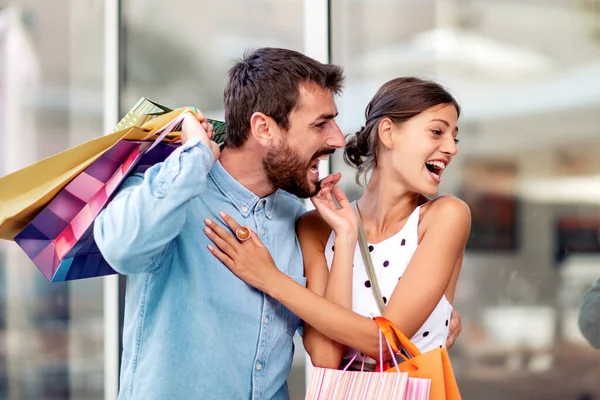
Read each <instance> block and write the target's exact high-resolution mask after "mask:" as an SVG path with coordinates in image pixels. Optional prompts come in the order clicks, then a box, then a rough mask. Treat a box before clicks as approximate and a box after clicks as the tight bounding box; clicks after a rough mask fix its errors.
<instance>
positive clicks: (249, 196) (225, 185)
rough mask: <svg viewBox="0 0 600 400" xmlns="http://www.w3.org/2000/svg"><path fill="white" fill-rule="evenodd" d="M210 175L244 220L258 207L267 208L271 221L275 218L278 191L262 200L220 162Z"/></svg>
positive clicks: (216, 163)
mask: <svg viewBox="0 0 600 400" xmlns="http://www.w3.org/2000/svg"><path fill="white" fill-rule="evenodd" d="M208 175H209V177H210V179H211V180H212V181H213V182H214V183H215V185H216V186H217V187H218V188H219V190H220V191H221V193H223V195H224V196H225V197H227V198H228V199H229V201H231V204H233V206H234V207H235V208H236V209H237V210H238V211H239V212H240V214H242V216H243V217H244V218H246V217H248V215H250V212H251V211H252V210H253V209H254V207H256V206H257V205H258V207H265V215H266V217H267V218H268V219H271V217H272V216H273V208H274V205H275V199H276V198H277V194H278V192H279V191H278V190H276V191H275V192H274V193H272V194H270V195H269V196H267V197H265V198H262V199H261V198H260V197H258V196H257V195H255V194H254V193H252V192H251V191H250V190H248V189H247V188H246V187H245V186H244V185H242V184H241V183H239V182H238V181H237V180H235V178H234V177H233V176H231V175H230V174H229V172H227V170H226V169H225V168H224V167H223V165H222V164H221V162H220V161H218V160H217V162H215V164H214V165H213V167H212V168H211V170H210V172H209V174H208Z"/></svg>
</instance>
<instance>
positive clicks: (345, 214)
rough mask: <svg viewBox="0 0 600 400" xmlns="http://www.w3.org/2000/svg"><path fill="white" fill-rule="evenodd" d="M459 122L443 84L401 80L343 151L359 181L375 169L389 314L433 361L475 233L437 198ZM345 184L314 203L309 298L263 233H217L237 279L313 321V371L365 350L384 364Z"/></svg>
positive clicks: (305, 238) (308, 339) (372, 194)
mask: <svg viewBox="0 0 600 400" xmlns="http://www.w3.org/2000/svg"><path fill="white" fill-rule="evenodd" d="M459 114H460V107H459V106H458V104H457V102H456V100H454V98H453V97H452V96H451V95H450V94H449V93H448V92H447V91H445V90H444V89H443V88H442V87H441V86H439V85H438V84H436V83H433V82H429V81H424V80H420V79H417V78H398V79H394V80H392V81H390V82H387V83H386V84H384V85H383V86H382V87H381V88H380V89H379V91H378V92H377V94H376V95H375V96H374V98H373V99H372V100H371V102H370V103H369V105H368V106H367V109H366V112H365V116H366V124H365V126H364V127H363V128H362V129H361V130H360V131H359V132H357V133H356V135H354V136H353V137H351V138H350V140H349V142H348V144H347V145H346V149H345V154H344V156H345V159H346V161H347V162H349V163H351V164H353V165H355V166H356V167H357V181H358V179H359V178H360V176H361V175H363V174H365V173H367V172H371V174H370V177H369V179H368V184H367V186H366V190H365V192H364V194H363V196H362V197H361V198H360V199H359V201H358V202H357V209H358V211H359V213H360V218H361V220H362V225H363V226H364V231H365V235H366V240H367V241H368V243H369V245H368V248H369V252H370V253H369V254H370V257H371V260H372V263H373V267H374V271H375V274H376V277H377V278H376V279H377V283H378V285H379V286H380V289H381V295H382V298H381V301H382V302H383V303H384V305H383V307H384V311H383V316H384V317H386V318H387V319H389V320H390V321H392V322H393V323H394V324H395V325H396V326H397V327H398V328H399V329H400V330H402V331H403V332H404V333H405V334H406V336H408V337H411V338H412V341H413V342H414V343H415V345H417V347H419V349H420V350H421V351H422V352H423V351H427V350H430V349H432V348H434V347H436V346H443V345H445V343H446V337H447V335H448V320H449V318H450V314H451V312H452V305H451V303H452V300H453V299H454V290H455V287H456V281H457V279H458V276H459V272H460V267H461V263H462V257H463V252H464V248H465V245H466V241H467V238H468V235H469V230H470V212H469V209H468V207H467V206H466V204H465V203H464V202H462V201H461V200H459V199H457V198H454V197H452V196H441V197H438V198H436V199H434V200H429V199H428V197H431V196H435V195H436V194H437V191H438V185H439V183H440V180H441V176H442V174H443V171H444V169H445V168H447V167H448V165H449V163H450V162H451V160H452V158H453V156H454V155H455V154H456V152H457V147H456V144H457V142H458V140H457V135H458V128H457V122H458V117H459ZM339 179H340V175H339V174H336V175H333V176H330V177H328V178H326V179H324V180H323V182H322V186H321V190H320V192H319V193H318V194H317V195H316V196H315V197H313V198H312V201H313V204H314V205H315V208H316V210H315V211H311V212H308V213H306V214H305V215H303V216H302V217H301V218H300V219H299V220H298V223H297V233H298V239H299V242H300V246H301V248H302V253H303V256H304V266H305V275H306V279H307V288H308V290H306V289H304V288H302V287H301V286H300V285H298V284H297V283H295V282H293V281H292V280H291V279H290V278H288V277H287V276H285V275H284V274H283V273H281V272H280V271H279V270H278V269H277V268H276V266H275V265H274V264H273V261H272V260H271V258H270V256H269V254H268V251H267V250H266V248H265V247H264V246H263V245H262V243H260V240H259V239H258V237H257V236H256V235H255V234H254V233H253V232H251V234H250V237H251V239H252V240H248V241H246V242H240V241H238V240H236V239H235V238H234V237H233V236H232V235H231V234H230V233H228V232H226V231H225V230H224V229H222V228H219V227H218V225H217V224H214V223H211V224H209V227H210V228H211V229H209V230H208V231H207V232H208V235H209V237H210V238H211V240H213V242H214V243H215V244H216V245H217V246H218V247H219V248H216V247H214V246H210V247H209V249H210V251H211V252H213V254H214V255H215V256H217V257H218V258H219V259H220V260H221V261H223V262H224V264H226V265H227V267H229V268H230V269H231V270H232V272H233V273H235V274H236V275H237V276H238V277H240V278H241V279H243V280H244V281H246V282H247V283H248V284H250V285H252V286H254V287H256V288H257V289H259V290H262V291H263V292H265V293H266V294H268V295H270V296H271V297H273V298H274V299H276V300H278V301H279V302H281V303H282V304H283V305H285V306H286V307H287V308H288V309H290V310H291V311H292V312H294V313H295V314H296V315H298V316H299V317H300V318H302V319H303V320H304V321H305V328H304V335H303V341H304V345H305V348H306V350H307V352H308V353H309V355H310V356H311V360H312V362H313V365H315V366H321V367H328V368H338V367H339V366H340V364H341V362H342V359H343V358H346V359H350V358H352V356H353V354H356V352H357V351H358V352H360V353H362V354H366V355H367V356H369V358H367V360H365V361H366V362H367V364H373V365H374V364H375V361H374V360H378V359H379V330H378V328H377V324H376V323H375V322H374V321H373V320H372V317H374V316H376V315H380V311H379V309H378V306H377V301H378V300H376V299H375V298H374V297H373V292H372V287H373V286H374V285H373V282H371V281H370V280H369V278H368V275H367V273H366V270H365V264H364V261H363V258H362V255H361V252H360V250H359V246H358V244H357V239H358V219H357V214H356V211H355V209H354V207H353V206H352V205H351V204H350V203H349V202H348V200H347V199H346V197H345V196H344V194H343V193H342V191H341V190H340V189H339V188H337V187H335V184H336V183H337V182H338V181H339ZM334 197H335V199H336V200H337V201H338V203H339V205H340V207H339V208H338V207H336V205H335V203H334V201H333V198H334ZM224 220H225V222H226V223H227V224H228V225H229V227H230V228H231V229H232V230H234V231H236V230H237V229H238V228H239V225H238V224H237V223H236V222H235V221H233V220H232V219H231V218H230V217H228V216H224ZM238 232H239V231H238ZM238 237H239V235H238ZM344 356H345V357H344ZM385 358H386V359H388V358H389V357H385ZM359 359H360V357H359Z"/></svg>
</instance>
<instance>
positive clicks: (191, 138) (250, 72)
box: [94, 48, 345, 400]
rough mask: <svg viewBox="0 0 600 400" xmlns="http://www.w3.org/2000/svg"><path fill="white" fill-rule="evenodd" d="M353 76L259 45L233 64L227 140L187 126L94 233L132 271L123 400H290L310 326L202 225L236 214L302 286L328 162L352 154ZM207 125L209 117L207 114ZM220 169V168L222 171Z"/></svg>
mask: <svg viewBox="0 0 600 400" xmlns="http://www.w3.org/2000/svg"><path fill="white" fill-rule="evenodd" d="M342 81H343V74H342V70H341V69H340V68H339V67H337V66H333V65H326V64H321V63H319V62H317V61H315V60H313V59H311V58H308V57H306V56H304V55H302V54H300V53H298V52H295V51H291V50H283V49H272V48H264V49H259V50H257V51H255V52H253V53H251V54H249V55H248V56H246V57H245V58H244V59H242V60H241V61H240V62H238V63H237V64H236V65H235V66H233V67H232V68H231V70H230V71H229V82H228V84H227V87H226V89H225V100H224V106H225V120H226V122H227V124H228V128H227V129H228V135H227V139H226V146H225V148H224V150H223V151H222V152H221V154H220V159H219V161H217V162H215V161H216V160H217V158H218V157H219V152H218V148H217V147H216V146H215V145H214V143H212V142H211V141H210V139H209V136H210V131H211V130H210V128H209V126H208V124H207V123H206V122H205V121H204V120H203V125H200V124H199V123H198V122H197V121H196V119H195V118H193V117H192V118H188V119H186V120H185V122H184V127H183V141H184V144H183V145H182V146H181V147H180V148H178V149H177V150H176V151H175V152H174V153H173V154H172V155H171V156H169V157H168V159H167V160H166V161H165V162H164V163H162V164H159V165H156V166H154V167H152V168H150V169H149V170H148V171H147V172H146V173H145V174H144V175H136V176H133V177H131V178H129V179H128V180H127V181H126V182H125V184H124V187H123V188H122V189H120V192H119V194H118V195H117V196H116V198H115V199H114V200H113V201H111V203H110V204H109V205H108V207H107V208H106V209H105V210H104V211H103V212H102V213H101V214H100V215H99V216H98V218H97V219H96V222H95V225H94V236H95V239H96V242H97V244H98V247H99V249H100V251H101V253H102V255H103V256H104V257H105V259H106V260H107V261H108V263H109V264H110V265H111V266H112V267H113V268H114V269H115V270H116V271H117V272H119V273H122V274H126V275H128V278H127V294H126V300H125V323H124V332H123V346H124V348H123V357H122V368H121V388H120V393H119V399H123V400H124V399H132V400H133V399H135V400H137V399H140V400H141V399H143V400H149V399H250V398H252V399H286V398H288V397H289V396H288V390H287V384H286V379H287V376H288V373H289V370H290V367H291V362H292V356H293V351H294V348H293V341H292V339H293V335H294V333H295V332H296V330H297V328H298V327H299V324H300V320H299V319H298V318H297V317H296V316H295V315H294V314H292V313H291V312H290V311H288V310H287V309H285V308H284V307H283V306H282V305H281V304H279V303H277V302H275V301H274V300H272V299H270V298H268V297H267V296H265V295H263V294H262V293H260V292H258V291H256V290H254V289H252V288H250V287H249V286H248V285H246V284H245V283H244V282H243V281H241V280H239V279H238V278H236V277H235V276H234V275H233V274H231V272H229V271H228V270H227V269H226V268H222V266H221V265H220V262H219V261H218V260H215V259H214V257H213V256H212V255H211V254H210V253H209V252H208V251H207V250H206V246H207V245H208V241H207V239H206V236H205V235H204V234H203V232H202V228H203V227H204V222H203V220H204V218H207V217H210V218H213V219H217V218H218V214H217V213H218V211H221V210H226V211H227V212H228V213H230V214H231V215H234V216H235V218H236V219H238V220H240V221H244V223H245V224H247V225H248V226H249V227H251V228H252V229H253V230H254V231H255V232H259V234H260V237H261V239H262V240H263V241H264V242H265V244H266V245H267V246H268V247H269V249H270V250H271V253H272V254H273V258H274V259H275V261H276V263H277V265H278V266H279V267H280V268H281V269H282V270H283V271H284V272H285V273H286V274H287V275H289V276H291V277H293V278H294V279H296V280H297V281H298V282H300V283H304V282H305V279H304V278H303V264H302V256H301V253H300V249H299V246H298V243H297V240H296V236H295V229H294V225H295V221H296V219H297V218H298V216H299V215H300V214H301V213H302V212H303V211H304V208H303V205H302V203H301V202H300V201H299V200H298V199H297V198H296V197H294V196H292V195H290V194H288V193H286V192H289V193H291V194H294V195H296V196H299V197H308V196H311V195H312V194H313V193H315V192H316V190H317V186H318V181H319V174H318V163H319V161H320V159H321V158H323V157H324V156H327V155H329V154H331V153H332V152H333V151H334V150H335V149H336V148H340V147H343V146H344V142H345V140H344V136H343V135H342V133H341V131H340V129H339V128H338V126H337V125H336V123H335V121H334V118H335V116H336V115H337V108H336V105H335V102H334V95H335V94H337V93H339V92H340V90H341V87H342ZM202 119H203V118H202ZM213 163H214V165H213Z"/></svg>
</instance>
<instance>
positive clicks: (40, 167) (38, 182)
mask: <svg viewBox="0 0 600 400" xmlns="http://www.w3.org/2000/svg"><path fill="white" fill-rule="evenodd" d="M185 110H190V109H189V108H187V109H186V108H182V109H178V110H171V109H169V108H168V107H165V106H163V105H160V104H158V103H156V102H154V101H152V100H149V99H146V98H141V99H140V100H139V101H138V102H137V103H136V105H135V106H134V107H133V108H132V109H131V110H130V111H129V112H128V113H127V114H126V115H125V116H124V117H123V118H122V119H121V121H120V122H119V123H118V124H117V126H116V127H115V129H114V130H113V132H112V133H111V134H109V135H106V136H101V137H98V138H96V139H93V140H90V141H88V142H85V143H83V144H81V145H78V146H75V147H72V148H70V149H68V150H65V151H63V152H61V153H58V154H55V155H52V156H50V157H48V158H45V159H43V160H41V161H39V162H37V163H34V164H32V165H30V166H28V167H25V168H23V169H20V170H18V171H15V172H14V173H12V174H9V175H6V176H4V177H2V178H0V239H5V240H14V237H15V235H16V234H17V233H18V232H20V231H22V230H23V229H24V228H25V226H26V225H27V224H29V223H30V222H31V220H32V219H33V218H34V217H35V216H36V215H37V214H39V213H40V212H41V210H42V209H43V208H44V207H45V206H46V205H47V204H48V203H49V202H50V200H52V199H53V198H54V197H55V196H56V195H57V194H58V193H59V192H60V191H61V190H62V189H64V188H65V186H66V185H67V184H69V182H71V181H72V180H73V179H74V178H75V177H76V176H78V175H79V174H80V173H81V172H82V171H83V170H85V169H86V168H87V167H89V166H90V165H91V164H92V163H94V162H95V161H96V160H97V159H98V158H99V157H100V156H101V155H102V154H104V153H105V152H106V151H108V150H109V149H111V148H112V147H113V146H115V145H116V144H117V143H119V142H120V141H122V140H149V139H150V137H151V136H154V135H155V134H156V130H157V128H158V127H160V126H161V124H162V125H164V124H165V122H166V121H169V119H172V118H176V117H177V116H178V115H180V114H181V113H182V112H184V111H185ZM194 112H196V110H195V109H194ZM208 121H209V122H210V123H212V124H213V126H214V127H215V136H214V138H213V140H214V141H215V142H217V143H219V144H220V145H222V144H223V142H224V140H225V133H226V126H225V123H224V122H221V121H217V120H211V119H209V120H208ZM142 127H143V128H142ZM178 128H179V127H175V129H174V130H178ZM177 138H178V136H177V135H175V136H173V135H167V136H166V137H165V140H166V139H170V140H176V139H177Z"/></svg>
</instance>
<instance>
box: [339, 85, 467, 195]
mask: <svg viewBox="0 0 600 400" xmlns="http://www.w3.org/2000/svg"><path fill="white" fill-rule="evenodd" d="M441 104H452V105H453V106H454V107H456V111H457V113H458V115H460V106H459V105H458V102H457V101H456V100H455V99H454V97H453V96H452V95H451V94H450V93H448V91H447V90H446V89H444V88H443V87H442V86H441V85H439V84H438V83H435V82H432V81H427V80H423V79H419V78H414V77H402V78H396V79H392V80H391V81H389V82H387V83H385V84H384V85H383V86H381V88H379V90H378V91H377V93H376V94H375V96H374V97H373V98H372V99H371V101H370V102H369V104H368V105H367V108H366V109H365V119H366V123H365V126H363V127H362V128H361V129H360V130H359V131H358V132H356V134H354V135H352V136H351V137H350V140H349V141H348V142H347V143H346V148H345V150H344V160H345V161H346V163H347V164H349V165H354V166H356V169H357V171H356V183H358V184H360V177H361V175H363V174H364V173H366V172H367V171H369V170H370V169H372V168H373V167H376V166H377V153H378V149H379V140H378V137H379V136H378V133H377V131H378V129H379V122H381V120H382V119H383V118H389V119H391V120H392V121H393V122H394V123H395V124H397V125H400V124H402V123H403V122H406V121H408V120H409V119H411V118H413V117H415V116H416V115H418V114H420V113H422V112H423V111H426V110H428V109H430V108H431V107H435V106H438V105H441Z"/></svg>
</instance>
